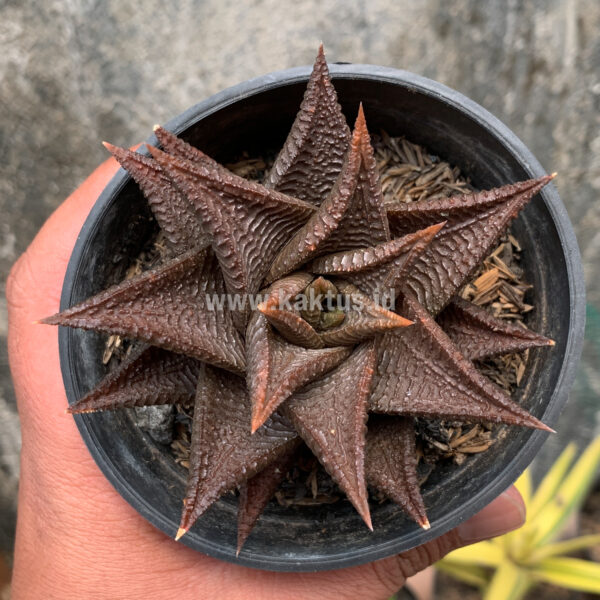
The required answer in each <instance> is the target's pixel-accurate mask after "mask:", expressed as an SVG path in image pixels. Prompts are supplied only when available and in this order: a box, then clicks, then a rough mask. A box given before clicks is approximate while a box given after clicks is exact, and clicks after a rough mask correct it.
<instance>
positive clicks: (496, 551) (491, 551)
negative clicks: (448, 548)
mask: <svg viewBox="0 0 600 600" xmlns="http://www.w3.org/2000/svg"><path fill="white" fill-rule="evenodd" d="M446 559H449V560H451V561H452V562H454V563H459V564H461V565H480V566H482V567H498V566H500V565H501V564H502V562H504V561H505V560H506V557H505V555H504V552H503V551H502V548H500V547H499V546H496V545H495V544H492V543H491V542H488V541H485V542H478V543H477V544H472V545H470V546H465V547H463V548H459V549H458V550H454V551H452V552H450V554H448V555H447V557H446ZM446 559H444V560H446Z"/></svg>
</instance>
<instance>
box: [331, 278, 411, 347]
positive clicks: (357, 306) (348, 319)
mask: <svg viewBox="0 0 600 600" xmlns="http://www.w3.org/2000/svg"><path fill="white" fill-rule="evenodd" d="M336 283H337V288H338V291H339V292H340V294H343V295H344V297H345V301H344V311H345V317H344V321H343V322H342V324H341V325H338V326H337V327H333V328H331V329H325V330H324V331H322V332H321V333H320V336H321V339H322V340H323V343H324V344H325V345H326V346H338V345H348V344H356V343H358V342H362V341H364V340H368V339H371V338H373V337H375V336H377V335H378V334H381V333H384V332H386V331H391V330H396V329H399V328H402V327H407V326H409V325H412V321H409V320H408V319H405V318H404V317H401V316H400V315H397V314H396V313H394V312H392V311H390V310H386V309H385V308H382V307H381V306H379V305H377V304H375V302H373V300H371V299H370V298H369V297H368V296H366V295H365V294H363V293H362V292H361V291H360V290H359V289H358V288H356V287H355V286H353V285H351V284H349V283H346V282H342V281H339V282H336ZM346 305H347V306H346Z"/></svg>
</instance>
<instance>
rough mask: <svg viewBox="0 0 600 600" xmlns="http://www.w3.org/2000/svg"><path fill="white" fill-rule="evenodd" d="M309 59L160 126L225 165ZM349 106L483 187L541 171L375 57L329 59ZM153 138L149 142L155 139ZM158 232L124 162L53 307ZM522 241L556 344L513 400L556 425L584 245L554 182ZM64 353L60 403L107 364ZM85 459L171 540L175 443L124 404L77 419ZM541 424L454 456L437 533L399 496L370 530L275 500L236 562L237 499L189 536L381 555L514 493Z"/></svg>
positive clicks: (219, 543) (351, 560) (356, 557)
mask: <svg viewBox="0 0 600 600" xmlns="http://www.w3.org/2000/svg"><path fill="white" fill-rule="evenodd" d="M309 71H310V69H309V68H308V67H302V68H295V69H290V70H287V71H283V72H279V73H274V74H270V75H266V76H264V77H260V78H258V79H254V80H252V81H249V82H246V83H242V84H240V85H237V86H235V87H232V88H230V89H228V90H225V91H223V92H220V93H219V94H217V95H215V96H213V97H211V98H209V99H208V100H206V101H204V102H201V103H199V104H197V105H196V106H194V107H192V108H191V109H189V110H188V111H186V112H185V113H183V114H182V115H181V116H179V117H177V118H175V119H173V120H172V121H170V122H169V123H167V125H166V127H167V128H168V129H170V130H172V131H174V132H176V133H177V134H179V135H181V136H182V137H183V138H184V139H186V140H187V141H189V142H191V143H192V144H195V145H197V146H198V147H200V148H201V149H202V150H204V151H205V152H207V153H208V154H209V155H212V156H213V157H215V158H216V159H218V160H220V161H227V160H230V159H232V158H233V157H234V156H235V155H236V154H238V153H239V152H240V151H242V150H248V151H249V152H250V153H251V154H252V153H260V152H264V151H265V149H269V150H277V149H278V148H279V147H280V146H281V144H282V143H283V140H284V139H285V136H286V134H287V132H288V130H289V127H290V125H291V123H292V121H293V119H294V116H295V114H296V111H297V110H298V107H299V105H300V101H301V99H302V94H303V92H304V89H305V85H306V81H307V79H308V75H309ZM331 71H332V76H333V79H334V84H335V87H336V89H337V91H338V95H339V98H340V101H341V103H342V105H343V108H344V111H345V113H346V115H347V117H348V119H349V121H350V122H352V121H353V120H354V118H355V115H356V112H357V109H358V104H359V102H361V101H362V102H363V105H364V107H365V114H366V117H367V122H368V124H369V128H370V130H371V131H374V132H376V131H378V130H379V129H380V128H383V129H385V130H386V131H387V132H388V133H389V134H391V135H405V136H406V137H407V138H409V139H410V140H412V141H414V142H416V143H419V144H422V145H424V146H425V147H426V148H428V149H429V151H431V152H432V153H434V154H437V155H439V156H441V157H443V158H444V159H448V160H449V161H450V162H451V163H452V164H455V165H458V166H459V167H460V168H461V169H462V171H463V173H465V174H466V175H468V176H469V177H470V178H471V179H472V181H473V183H474V184H475V185H476V186H478V187H480V188H491V187H494V186H497V185H502V184H505V183H508V182H513V181H518V180H521V179H527V178H529V177H536V176H540V175H543V174H544V171H543V169H542V168H541V166H540V165H539V163H538V162H537V161H536V159H535V158H534V157H533V155H532V154H531V152H529V150H527V148H526V147H525V146H524V145H523V143H522V142H521V141H520V140H519V139H518V138H517V137H516V136H515V135H514V134H513V133H512V132H511V131H510V130H509V129H508V128H507V127H506V126H505V125H503V124H502V123H501V122H500V121H498V120H497V119H496V118H495V117H493V116H492V115H491V114H489V113H488V112H487V111H485V110H484V109H483V108H481V107H480V106H478V105H477V104H475V103H474V102H472V101H471V100H469V99H468V98H465V97H464V96H462V95H461V94H459V93H457V92H455V91H453V90H451V89H449V88H447V87H445V86H443V85H440V84H439V83H436V82H433V81H430V80H427V79H424V78H422V77H419V76H416V75H413V74H411V73H407V72H405V71H398V70H394V69H388V68H382V67H377V66H369V65H350V64H344V65H332V67H331ZM149 142H150V143H152V144H156V143H157V142H156V139H155V138H154V137H153V136H152V137H151V138H150V139H149ZM154 227H155V224H154V222H153V219H152V217H151V216H150V212H149V209H148V207H147V205H146V202H145V200H144V199H143V197H142V195H141V193H140V192H139V190H138V188H137V186H136V185H135V183H133V181H132V180H131V178H130V177H129V176H128V175H127V173H126V172H125V171H123V170H121V171H119V173H118V174H117V175H116V176H115V177H114V178H113V180H112V181H111V182H110V183H109V185H108V186H107V187H106V189H105V190H104V191H103V193H102V194H101V196H100V198H99V199H98V201H97V203H96V205H95V206H94V208H93V210H92V212H91V213H90V215H89V217H88V219H87V221H86V223H85V225H84V227H83V229H82V231H81V234H80V236H79V239H78V241H77V244H76V247H75V249H74V251H73V255H72V257H71V261H70V263H69V267H68V270H67V275H66V278H65V283H64V289H63V294H62V300H61V308H62V309H64V308H67V307H69V306H71V305H73V304H74V303H76V302H79V301H81V300H83V299H85V298H87V297H88V296H90V295H91V294H94V293H96V292H98V291H100V290H101V289H103V288H105V287H106V286H107V285H108V284H111V283H114V282H116V281H118V280H119V279H120V278H122V276H123V273H124V270H125V268H126V267H127V265H128V263H129V260H130V259H131V257H134V256H136V254H137V253H138V251H139V250H140V248H141V246H142V245H143V243H144V242H145V241H147V239H148V236H149V235H150V233H151V231H152V229H153V228H154ZM513 231H514V233H515V235H516V236H517V238H518V239H519V241H520V243H521V244H522V246H523V249H524V252H523V257H524V263H523V266H524V268H525V271H526V276H527V279H528V280H529V281H530V282H531V283H533V285H534V292H533V293H534V296H535V298H534V303H535V306H536V310H535V312H534V314H533V317H532V319H531V322H530V323H529V325H530V326H531V327H532V328H533V329H535V330H536V331H538V332H541V333H543V334H544V335H547V336H549V337H551V338H553V339H554V340H556V346H555V347H554V348H553V349H548V348H545V349H538V350H534V351H532V353H531V359H530V361H529V364H528V368H527V373H526V375H525V377H524V381H523V382H522V385H521V387H520V389H519V392H518V395H519V400H520V401H521V402H522V404H523V405H524V406H525V407H526V408H528V409H529V410H530V411H531V412H532V413H533V414H534V415H536V416H537V417H539V418H541V419H543V421H544V422H545V423H548V424H549V425H551V426H552V425H554V424H555V423H556V421H557V418H558V415H559V413H560V411H561V409H562V407H563V406H564V404H565V402H566V400H567V394H568V391H569V388H570V386H571V383H572V381H573V378H574V374H575V367H576V364H577V361H578V358H579V355H580V351H581V345H582V339H583V328H584V287H583V277H582V269H581V263H580V256H579V251H578V248H577V243H576V240H575V236H574V234H573V230H572V228H571V224H570V222H569V219H568V217H567V214H566V211H565V209H564V206H563V204H562V202H561V200H560V198H559V197H558V194H557V192H556V189H555V188H554V186H553V185H548V186H546V187H545V188H544V190H543V191H542V193H541V195H540V196H538V197H537V198H536V199H535V200H534V201H533V202H532V203H531V204H530V205H529V206H528V207H527V208H526V209H525V211H524V212H523V213H522V215H521V216H520V217H519V218H518V220H517V221H516V222H515V224H514V228H513ZM59 340H60V356H61V365H62V371H63V377H64V381H65V387H66V391H67V396H68V399H69V402H71V403H72V402H74V401H75V400H76V399H77V398H79V397H81V396H82V395H83V394H84V393H85V392H86V391H88V390H89V389H90V388H91V387H92V386H94V385H95V384H96V383H97V381H98V380H99V379H100V377H101V376H102V375H103V374H104V369H103V367H102V363H101V356H102V352H103V348H104V340H103V338H102V337H101V336H99V335H96V334H94V333H90V332H85V331H82V330H74V329H66V328H61V330H60V334H59ZM75 419H76V421H77V425H78V426H79V429H80V431H81V435H82V436H83V438H84V440H85V442H86V444H87V446H88V448H89V450H90V452H91V454H92V456H93V457H94V459H95V460H96V462H97V463H98V465H99V466H100V468H101V469H102V471H103V472H104V473H105V475H106V477H107V478H108V479H109V480H110V481H111V482H112V484H113V485H114V486H115V488H116V489H117V490H118V492H119V493H120V494H121V495H122V496H123V497H124V498H125V499H126V500H127V501H128V502H129V503H130V504H131V505H132V506H134V507H135V508H136V510H138V511H139V512H140V513H141V514H142V515H143V516H144V517H145V518H146V519H147V520H148V521H150V522H151V523H152V524H153V525H155V526H156V527H158V528H159V529H161V530H162V531H164V532H165V533H167V534H168V535H170V536H173V535H174V534H175V532H176V530H177V526H178V523H179V517H180V513H181V498H182V497H183V495H184V483H185V476H186V472H185V471H184V469H183V468H181V467H179V466H178V465H176V464H175V462H174V460H173V457H172V456H171V454H170V452H169V451H168V450H166V449H165V448H163V447H160V446H158V445H157V444H155V443H154V442H153V441H152V440H151V439H150V438H149V437H148V436H147V435H146V434H144V433H143V432H142V431H141V430H140V429H139V428H138V427H136V426H135V424H134V422H133V420H132V417H131V416H130V414H129V413H128V411H119V412H115V413H97V414H94V415H81V416H76V417H75ZM545 439H546V434H544V433H542V432H540V431H534V430H530V429H525V428H520V427H512V428H507V431H506V437H504V438H503V439H502V440H501V441H498V442H497V443H496V444H494V445H493V446H492V447H491V449H490V450H489V451H488V452H485V453H483V454H480V455H475V456H473V457H472V458H470V459H469V460H467V461H465V463H464V464H463V465H462V466H460V467H459V466H456V465H445V466H441V467H438V468H437V469H436V470H435V471H434V473H433V474H432V476H431V477H430V478H429V479H428V481H427V482H426V483H425V484H424V486H423V490H422V491H423V495H424V499H425V504H426V507H427V512H428V515H429V519H430V521H431V524H432V527H431V530H429V531H423V530H422V529H420V528H419V527H418V526H417V525H415V524H414V523H413V522H411V521H409V520H408V519H406V518H405V517H404V516H403V514H402V512H401V511H400V509H399V508H397V507H396V506H395V505H392V504H391V503H390V504H384V505H377V504H373V506H372V507H371V508H372V517H373V524H374V529H375V530H374V532H370V531H369V530H368V529H367V528H366V527H365V526H364V524H363V523H362V521H361V520H360V518H359V517H358V515H357V514H356V512H355V511H354V509H353V508H352V506H351V505H350V504H349V503H347V502H339V503H337V504H335V505H333V506H325V507H319V508H303V509H302V510H298V509H285V508H282V507H279V506H269V508H268V510H267V511H266V513H265V514H264V515H263V517H262V518H261V520H260V521H259V524H258V525H257V527H256V529H255V530H254V532H253V533H252V535H251V536H250V538H249V539H248V541H247V542H246V545H245V546H244V549H243V551H242V553H241V554H240V556H239V558H237V559H236V558H235V546H236V509H237V506H236V499H235V498H234V497H233V496H226V497H224V498H222V499H221V500H219V501H218V502H217V503H216V504H215V505H214V506H213V507H212V508H211V509H210V510H209V511H208V512H207V513H206V514H205V515H204V516H203V517H201V518H200V519H199V521H198V522H197V524H196V525H195V526H194V527H193V528H192V529H191V530H190V532H189V533H188V534H187V535H186V536H184V538H183V539H182V542H183V543H185V544H186V545H188V546H191V547H192V548H195V549H197V550H200V551H202V552H204V553H206V554H210V555H211V556H215V557H217V558H221V559H225V560H228V561H232V562H237V563H240V564H243V565H248V566H251V567H257V568H261V569H270V570H280V571H312V570H324V569H333V568H338V567H347V566H351V565H357V564H360V563H365V562H368V561H372V560H375V559H379V558H383V557H386V556H389V555H392V554H394V553H397V552H401V551H404V550H407V549H409V548H412V547H414V546H416V545H418V544H421V543H423V542H425V541H427V540H430V539H432V538H434V537H436V536H438V535H440V534H442V533H444V532H445V531H448V530H449V529H450V528H452V527H454V526H456V525H457V524H458V523H460V522H461V521H464V520H465V519H467V518H468V517H470V516H471V515H473V514H474V513H475V512H477V511H478V510H479V509H481V508H482V507H483V506H485V505H486V504H488V503H489V502H490V501H491V500H492V499H493V498H494V497H495V496H497V495H498V494H500V493H501V492H502V491H503V490H504V489H505V488H507V487H508V486H509V485H510V484H511V483H512V482H513V481H514V480H515V479H516V478H517V477H518V475H519V474H520V473H521V472H522V471H523V470H524V469H525V467H526V466H527V465H528V464H529V462H530V461H531V460H532V459H533V457H534V456H535V454H536V453H537V452H538V450H539V449H540V447H541V445H542V444H543V442H544V440H545Z"/></svg>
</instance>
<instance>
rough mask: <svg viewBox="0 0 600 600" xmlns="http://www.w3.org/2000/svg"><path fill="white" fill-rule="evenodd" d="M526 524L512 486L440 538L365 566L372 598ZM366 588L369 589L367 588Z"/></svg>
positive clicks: (520, 499)
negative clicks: (456, 552) (451, 554)
mask: <svg viewBox="0 0 600 600" xmlns="http://www.w3.org/2000/svg"><path fill="white" fill-rule="evenodd" d="M524 522H525V503H524V502H523V498H522V497H521V494H519V492H518V490H517V488H515V487H514V486H512V487H510V488H509V489H507V490H506V491H505V492H504V493H503V494H501V495H500V496H499V497H498V498H496V499H495V500H494V501H493V502H492V503H491V504H488V506H486V507H485V508H484V509H483V510H481V511H480V512H478V513H477V514H476V515H475V516H474V517H472V518H471V519H469V520H468V521H465V522H464V523H462V524H460V525H459V526H458V527H456V528H455V529H452V530H451V531H449V532H448V533H445V534H444V535H442V536H440V537H439V538H436V539H435V540H431V541H430V542H427V543H426V544H423V545H422V546H419V547H417V548H413V549H412V550H408V551H407V552H402V553H401V554H398V555H397V556H392V557H390V558H386V559H383V560H379V561H376V562H373V563H370V564H369V565H364V567H370V572H369V571H365V573H363V576H364V577H365V578H367V577H368V578H370V579H371V586H372V587H371V590H373V591H372V596H370V597H372V598H379V597H381V598H387V597H389V596H390V595H391V594H393V593H394V592H396V591H397V590H398V589H399V588H400V587H402V586H403V585H404V582H405V581H406V579H408V578H409V577H411V576H412V575H414V574H415V573H418V572H419V571H422V570H423V569H425V568H426V567H428V566H430V565H432V564H433V563H435V562H437V561H438V560H440V559H441V558H442V557H443V556H445V555H446V554H448V552H451V551H452V550H456V549H457V548H460V547H462V546H468V545H469V544H474V543H476V542H481V541H483V540H487V539H490V538H492V537H496V536H498V535H504V534H505V533H508V532H509V531H512V530H513V529H518V528H519V527H521V525H523V523H524ZM364 567H359V568H361V569H362V568H364ZM365 583H367V582H366V581H365ZM365 588H366V589H368V588H367V586H365ZM375 589H377V592H375V591H374V590H375ZM378 593H380V594H381V596H379V595H378Z"/></svg>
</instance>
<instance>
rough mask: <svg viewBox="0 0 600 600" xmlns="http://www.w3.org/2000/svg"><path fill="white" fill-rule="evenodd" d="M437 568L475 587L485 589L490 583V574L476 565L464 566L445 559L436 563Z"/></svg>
mask: <svg viewBox="0 0 600 600" xmlns="http://www.w3.org/2000/svg"><path fill="white" fill-rule="evenodd" d="M435 568H436V569H437V570H438V571H441V572H442V573H446V574H448V575H450V577H452V578H453V579H456V580H458V581H462V582H463V583H468V584H469V585H474V586H475V587H478V588H481V589H483V588H484V587H485V586H486V585H487V584H488V581H489V574H488V573H487V571H485V569H482V568H481V567H476V566H474V565H462V564H457V563H453V562H452V561H451V560H448V559H447V558H444V559H442V560H440V561H438V562H437V563H435Z"/></svg>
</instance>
